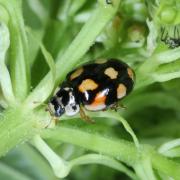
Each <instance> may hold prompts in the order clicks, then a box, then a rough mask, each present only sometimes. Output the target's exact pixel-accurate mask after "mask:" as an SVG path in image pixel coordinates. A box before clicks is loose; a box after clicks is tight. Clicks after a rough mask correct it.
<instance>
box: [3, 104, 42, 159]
mask: <svg viewBox="0 0 180 180" xmlns="http://www.w3.org/2000/svg"><path fill="white" fill-rule="evenodd" d="M23 110H24V109H23V107H16V108H13V109H12V108H9V109H7V110H6V111H5V112H4V113H2V114H0V132H1V133H0V142H1V143H0V156H3V155H4V154H6V153H7V152H8V151H9V150H10V149H12V148H13V147H15V146H16V145H17V144H20V143H22V142H25V141H26V140H27V139H29V138H30V137H32V136H34V134H35V133H37V132H38V129H39V128H40V127H39V125H38V124H37V121H36V118H35V116H34V115H33V114H30V113H28V112H26V111H25V110H24V111H23Z"/></svg>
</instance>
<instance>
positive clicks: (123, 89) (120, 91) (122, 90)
mask: <svg viewBox="0 0 180 180" xmlns="http://www.w3.org/2000/svg"><path fill="white" fill-rule="evenodd" d="M125 95H126V86H125V85H124V84H119V86H118V88H117V98H118V99H120V98H122V97H124V96H125Z"/></svg>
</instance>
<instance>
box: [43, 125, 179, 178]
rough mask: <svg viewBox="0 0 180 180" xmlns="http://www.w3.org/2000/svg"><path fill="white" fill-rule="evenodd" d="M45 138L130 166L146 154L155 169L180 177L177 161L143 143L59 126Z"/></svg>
mask: <svg viewBox="0 0 180 180" xmlns="http://www.w3.org/2000/svg"><path fill="white" fill-rule="evenodd" d="M42 135H43V137H44V138H52V137H53V139H55V140H60V141H62V142H65V143H71V144H74V145H78V146H81V147H83V148H86V149H89V150H92V151H96V152H98V153H100V154H106V155H109V156H112V157H114V158H116V159H118V160H121V161H123V162H125V163H127V164H128V165H130V166H133V165H135V164H136V163H137V162H138V161H139V158H141V157H142V156H144V155H147V156H150V157H151V158H152V159H151V160H152V165H153V167H155V169H157V170H159V171H161V172H163V173H164V174H167V175H169V176H171V177H174V178H175V179H178V178H179V172H180V164H178V163H175V162H173V161H171V160H169V159H167V158H165V157H163V156H162V155H160V154H158V153H156V152H155V151H154V150H153V149H152V148H151V147H149V146H143V145H141V147H140V149H141V151H139V149H137V148H136V147H135V146H134V145H133V143H130V142H128V141H124V140H113V139H109V138H105V137H101V136H99V135H97V134H90V133H87V132H83V131H81V130H78V129H75V128H67V127H62V126H61V127H58V128H56V129H54V130H53V131H52V130H47V131H45V132H44V133H43V134H42Z"/></svg>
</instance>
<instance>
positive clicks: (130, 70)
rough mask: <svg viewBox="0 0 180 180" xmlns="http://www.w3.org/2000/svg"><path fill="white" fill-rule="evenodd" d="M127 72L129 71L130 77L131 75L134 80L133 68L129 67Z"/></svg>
mask: <svg viewBox="0 0 180 180" xmlns="http://www.w3.org/2000/svg"><path fill="white" fill-rule="evenodd" d="M127 73H128V75H129V77H130V78H131V79H132V80H134V72H133V71H132V69H131V68H128V69H127Z"/></svg>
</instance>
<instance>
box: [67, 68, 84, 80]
mask: <svg viewBox="0 0 180 180" xmlns="http://www.w3.org/2000/svg"><path fill="white" fill-rule="evenodd" d="M82 72H83V68H79V69H77V70H76V71H74V72H73V73H72V74H71V76H70V80H73V79H75V78H77V77H78V76H80V75H81V73H82Z"/></svg>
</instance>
